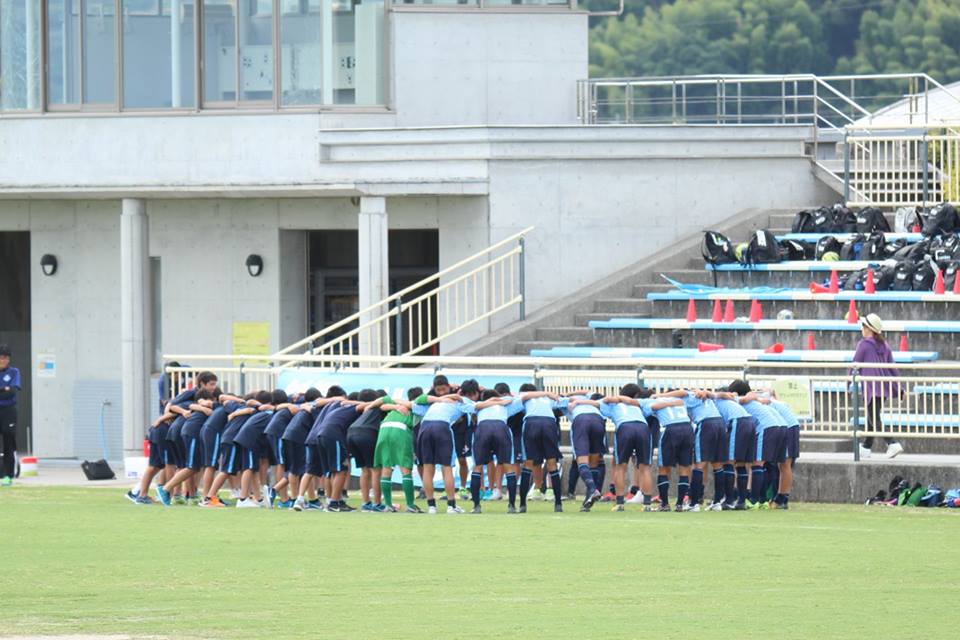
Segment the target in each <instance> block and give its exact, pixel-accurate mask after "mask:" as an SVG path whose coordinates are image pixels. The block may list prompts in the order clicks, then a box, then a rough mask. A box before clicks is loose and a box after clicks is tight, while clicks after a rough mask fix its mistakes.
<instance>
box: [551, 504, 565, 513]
mask: <svg viewBox="0 0 960 640" xmlns="http://www.w3.org/2000/svg"><path fill="white" fill-rule="evenodd" d="M553 512H554V513H563V504H561V503H559V502H555V503H553Z"/></svg>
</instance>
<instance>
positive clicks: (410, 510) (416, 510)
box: [404, 505, 423, 513]
mask: <svg viewBox="0 0 960 640" xmlns="http://www.w3.org/2000/svg"><path fill="white" fill-rule="evenodd" d="M404 513H423V509H421V508H420V507H418V506H417V505H412V506H409V507H407V508H406V509H405V510H404Z"/></svg>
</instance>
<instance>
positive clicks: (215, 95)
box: [203, 0, 237, 102]
mask: <svg viewBox="0 0 960 640" xmlns="http://www.w3.org/2000/svg"><path fill="white" fill-rule="evenodd" d="M203 99H204V101H205V102H235V101H236V99H237V13H236V0H203Z"/></svg>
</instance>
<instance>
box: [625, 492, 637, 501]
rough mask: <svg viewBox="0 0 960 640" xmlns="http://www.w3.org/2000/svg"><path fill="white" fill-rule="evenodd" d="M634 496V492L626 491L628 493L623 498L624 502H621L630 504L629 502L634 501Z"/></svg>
mask: <svg viewBox="0 0 960 640" xmlns="http://www.w3.org/2000/svg"><path fill="white" fill-rule="evenodd" d="M636 495H637V494H635V493H634V492H632V491H628V492H627V495H626V496H624V500H623V501H624V502H630V501H631V500H633V499H634V497H636Z"/></svg>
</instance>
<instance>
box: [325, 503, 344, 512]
mask: <svg viewBox="0 0 960 640" xmlns="http://www.w3.org/2000/svg"><path fill="white" fill-rule="evenodd" d="M327 511H329V512H330V513H340V511H341V509H340V503H339V502H331V503H330V504H328V505H327Z"/></svg>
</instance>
